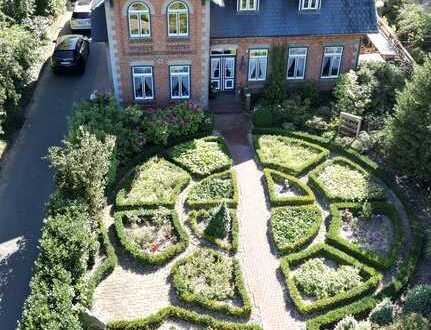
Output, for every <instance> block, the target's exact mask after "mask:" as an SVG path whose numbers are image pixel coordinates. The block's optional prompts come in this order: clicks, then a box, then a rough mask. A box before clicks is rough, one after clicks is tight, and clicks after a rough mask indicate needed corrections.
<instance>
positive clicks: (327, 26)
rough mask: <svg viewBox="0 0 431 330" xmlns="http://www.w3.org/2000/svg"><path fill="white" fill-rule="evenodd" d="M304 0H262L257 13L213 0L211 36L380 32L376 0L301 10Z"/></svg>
mask: <svg viewBox="0 0 431 330" xmlns="http://www.w3.org/2000/svg"><path fill="white" fill-rule="evenodd" d="M299 1H300V0H260V8H259V11H258V12H257V13H249V14H243V13H238V11H237V0H224V2H225V7H220V6H218V5H216V4H214V3H212V4H211V37H212V38H231V37H273V36H298V35H330V34H352V33H373V32H377V31H378V28H377V16H376V9H375V3H374V0H321V8H320V9H319V10H317V11H299V10H298V2H299Z"/></svg>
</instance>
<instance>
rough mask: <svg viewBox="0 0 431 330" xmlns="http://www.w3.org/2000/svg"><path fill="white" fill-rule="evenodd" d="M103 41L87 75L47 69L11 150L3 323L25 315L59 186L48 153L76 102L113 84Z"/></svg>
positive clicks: (5, 199) (94, 48)
mask: <svg viewBox="0 0 431 330" xmlns="http://www.w3.org/2000/svg"><path fill="white" fill-rule="evenodd" d="M107 72H108V68H107V61H106V51H105V45H104V44H92V45H91V54H90V59H89V62H88V65H87V71H86V73H85V74H84V75H83V76H55V75H53V74H52V72H51V70H50V69H49V67H46V68H45V69H44V72H43V74H42V76H41V78H40V81H39V83H38V86H37V89H36V91H35V94H34V97H33V101H32V103H31V104H30V109H29V112H28V117H27V120H26V123H25V125H24V127H23V129H22V130H21V133H20V136H19V137H18V139H17V141H16V143H15V145H14V147H13V149H12V150H10V152H9V154H8V157H7V160H6V162H5V165H4V168H3V169H2V179H1V181H0V324H1V326H0V328H1V329H2V330H12V329H15V328H16V322H17V320H18V319H19V318H20V315H21V310H22V306H23V303H24V301H25V298H26V296H27V295H28V293H29V281H30V278H31V274H32V265H33V262H34V260H35V258H36V256H37V254H38V250H37V241H38V239H39V237H40V228H41V225H42V219H43V216H44V205H45V203H46V201H47V199H48V196H49V194H50V193H51V192H52V190H53V188H54V184H53V178H52V171H50V170H49V168H48V163H47V161H46V160H44V159H43V157H44V156H45V155H46V154H47V150H48V148H49V147H50V146H52V145H58V144H60V143H61V140H62V138H63V136H64V135H65V133H66V128H67V117H68V115H69V114H70V113H71V110H72V106H73V104H74V103H75V102H78V101H80V100H83V99H86V98H88V97H89V95H90V93H91V92H92V91H93V90H94V89H98V90H100V91H107V90H110V83H109V78H108V74H107Z"/></svg>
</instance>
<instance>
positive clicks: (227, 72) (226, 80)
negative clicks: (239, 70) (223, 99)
mask: <svg viewBox="0 0 431 330" xmlns="http://www.w3.org/2000/svg"><path fill="white" fill-rule="evenodd" d="M211 86H212V88H214V89H216V90H218V91H225V92H229V91H234V89H235V56H213V57H211Z"/></svg>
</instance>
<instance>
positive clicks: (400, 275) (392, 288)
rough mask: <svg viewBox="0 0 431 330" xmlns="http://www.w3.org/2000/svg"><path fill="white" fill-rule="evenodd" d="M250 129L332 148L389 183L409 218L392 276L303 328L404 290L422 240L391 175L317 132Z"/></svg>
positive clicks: (333, 319) (315, 326)
mask: <svg viewBox="0 0 431 330" xmlns="http://www.w3.org/2000/svg"><path fill="white" fill-rule="evenodd" d="M253 133H254V134H278V135H286V136H292V137H295V138H298V139H304V140H306V141H309V142H311V143H316V144H319V145H321V146H323V147H325V148H328V149H329V150H331V151H332V152H336V153H339V154H341V155H343V156H344V157H348V158H351V159H353V160H354V161H355V162H356V163H358V164H359V165H360V166H362V167H363V168H364V169H366V170H367V171H369V172H370V173H371V174H373V175H374V176H376V177H379V178H380V179H381V180H383V182H384V183H385V184H386V186H387V187H389V189H390V190H391V191H392V192H393V193H394V194H395V195H396V197H397V198H398V199H399V200H400V201H401V202H402V204H403V206H404V208H405V210H406V213H407V216H408V218H409V220H410V227H411V231H412V234H413V239H412V246H411V249H410V251H409V255H408V257H407V258H405V259H404V260H403V262H402V263H401V265H400V268H399V271H398V272H397V274H396V276H395V278H394V279H393V280H392V281H391V282H390V283H389V284H387V285H386V286H385V287H384V288H383V289H382V290H381V291H379V292H378V293H377V294H376V295H374V296H373V297H368V298H364V299H363V300H361V302H362V301H363V302H364V303H363V304H361V303H359V301H358V302H357V304H356V303H355V304H352V305H347V306H344V307H341V308H339V309H337V310H334V311H333V312H329V313H328V314H326V315H328V318H327V319H326V318H325V315H323V316H320V317H317V318H315V319H312V320H310V321H308V322H307V329H308V330H317V329H319V330H320V329H322V328H321V327H323V326H325V325H327V324H330V323H331V322H337V321H338V320H341V319H342V318H344V317H345V316H347V315H357V314H360V313H361V312H365V311H367V310H368V311H369V310H371V309H372V308H374V306H375V305H377V304H378V303H379V301H380V300H382V299H383V298H385V297H391V298H394V299H395V298H397V297H399V296H400V295H401V293H402V292H403V291H404V290H405V288H406V287H407V286H408V283H409V280H410V277H411V275H412V274H413V272H414V271H415V269H416V265H417V263H418V260H419V258H420V256H421V252H422V247H423V244H424V232H423V230H422V223H421V222H420V220H419V219H418V218H417V216H416V214H415V212H416V210H415V209H414V208H413V207H412V206H411V204H410V202H409V200H407V198H405V197H404V194H403V193H402V192H401V190H400V189H399V188H398V185H397V184H396V183H395V182H394V181H393V178H391V177H390V176H389V175H388V174H387V173H386V172H385V170H384V169H381V168H380V167H379V165H378V164H377V163H376V162H374V161H373V160H371V159H370V158H368V157H367V156H364V155H361V154H360V153H358V152H357V151H355V150H353V149H351V148H348V149H346V148H344V147H342V146H340V145H337V144H335V143H333V142H332V140H330V139H327V138H323V137H319V136H315V135H311V134H308V133H303V132H291V131H289V132H288V131H286V130H284V129H274V128H263V129H254V130H253ZM367 299H369V300H367ZM372 300H374V301H375V303H374V306H371V308H369V306H368V305H373V304H371V303H370V302H371V301H372ZM367 301H368V304H367V303H366V302H367ZM353 307H354V309H353ZM329 319H330V322H328V320H329ZM309 324H310V325H311V326H312V328H311V327H310V328H308V325H309Z"/></svg>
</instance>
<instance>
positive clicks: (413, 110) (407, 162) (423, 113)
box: [384, 58, 431, 182]
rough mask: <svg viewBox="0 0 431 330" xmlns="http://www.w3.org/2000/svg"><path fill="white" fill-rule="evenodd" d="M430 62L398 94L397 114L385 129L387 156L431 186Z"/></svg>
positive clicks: (396, 164) (403, 169) (430, 60)
mask: <svg viewBox="0 0 431 330" xmlns="http://www.w3.org/2000/svg"><path fill="white" fill-rule="evenodd" d="M430 90H431V58H428V59H427V60H426V61H425V63H424V65H423V66H417V67H416V69H415V72H414V74H413V77H412V80H411V81H409V82H407V84H406V87H405V89H404V90H403V91H402V92H401V93H399V94H398V96H397V104H396V107H395V114H394V116H393V118H391V119H390V120H389V121H388V123H387V127H386V128H385V132H384V136H385V152H386V154H387V156H388V157H389V159H390V160H391V161H392V162H393V164H394V165H395V166H397V167H399V168H400V169H401V170H402V171H404V173H408V174H409V175H411V176H413V177H414V176H415V177H417V178H418V179H420V180H423V181H425V182H431V161H430V159H431V147H430V146H431V129H430V127H431V117H430V116H429V104H430V103H431V94H430V93H429V91H430Z"/></svg>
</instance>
